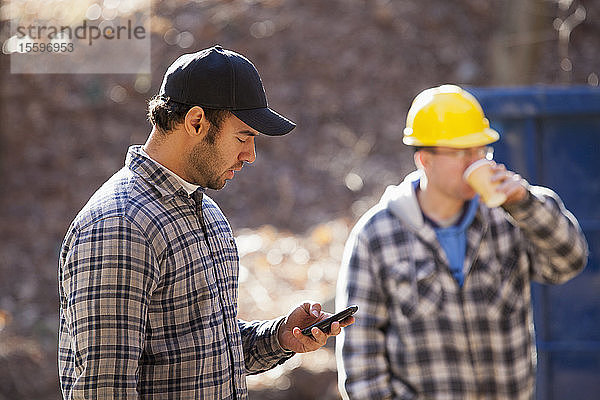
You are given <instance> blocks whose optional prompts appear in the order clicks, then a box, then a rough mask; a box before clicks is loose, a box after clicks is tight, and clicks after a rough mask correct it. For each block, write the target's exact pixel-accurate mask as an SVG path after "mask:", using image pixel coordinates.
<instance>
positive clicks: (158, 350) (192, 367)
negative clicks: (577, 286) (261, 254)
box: [59, 146, 292, 399]
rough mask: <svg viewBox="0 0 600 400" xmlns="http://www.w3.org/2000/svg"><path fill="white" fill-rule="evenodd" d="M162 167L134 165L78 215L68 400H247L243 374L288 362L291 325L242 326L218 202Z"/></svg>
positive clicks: (67, 266)
mask: <svg viewBox="0 0 600 400" xmlns="http://www.w3.org/2000/svg"><path fill="white" fill-rule="evenodd" d="M202 209H203V217H204V221H205V225H206V229H207V232H206V236H205V235H204V233H203V231H202V228H201V224H200V219H199V215H198V214H197V213H196V207H195V203H194V201H193V199H192V198H190V196H188V194H187V193H186V192H185V191H184V190H183V189H182V188H181V185H180V184H179V183H177V181H176V180H175V179H174V178H173V177H172V176H170V175H169V174H168V173H166V172H165V171H164V170H163V169H162V168H161V167H160V166H159V165H158V164H156V163H155V162H154V161H152V160H150V159H148V158H146V157H144V156H143V155H142V154H141V153H140V148H139V146H132V147H131V148H130V149H129V152H128V155H127V160H126V165H125V167H124V168H123V169H121V170H120V171H119V172H118V173H116V174H115V175H114V176H113V177H112V178H111V179H110V180H109V181H108V182H106V183H105V184H104V185H103V186H102V187H101V188H100V189H99V190H98V191H97V192H96V193H95V194H94V195H93V196H92V198H91V199H90V201H89V202H88V203H87V205H86V206H85V207H84V208H83V209H82V210H81V211H80V213H79V214H78V215H77V217H76V218H75V220H74V221H73V223H72V224H71V226H70V228H69V230H68V232H67V235H66V237H65V240H64V243H63V246H62V250H61V253H60V260H59V292H60V293H59V294H60V337H59V375H60V383H61V389H62V393H63V397H64V398H65V399H84V398H85V399H126V398H127V399H138V398H139V399H142V398H143V399H200V398H202V399H244V398H246V397H247V388H246V382H245V374H246V373H258V372H262V371H265V370H268V369H270V368H273V367H274V366H276V365H278V364H280V363H282V362H283V361H285V360H286V359H287V358H289V357H291V355H292V353H289V352H285V351H284V350H283V349H282V348H281V347H280V345H279V342H278V341H277V329H278V327H279V325H280V324H281V322H282V319H281V318H280V319H276V320H272V321H252V322H245V321H241V320H238V319H237V316H236V315H237V294H238V290H237V288H238V254H237V249H236V245H235V241H234V238H233V235H232V232H231V228H230V226H229V224H228V222H227V220H226V219H225V216H224V215H223V214H222V213H221V210H220V209H219V208H218V207H217V205H216V204H215V203H214V202H213V201H212V200H211V199H210V198H208V197H207V196H204V198H203V201H202Z"/></svg>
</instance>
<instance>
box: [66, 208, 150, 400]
mask: <svg viewBox="0 0 600 400" xmlns="http://www.w3.org/2000/svg"><path fill="white" fill-rule="evenodd" d="M71 243H72V244H71V247H70V248H69V249H68V251H67V253H66V256H65V258H64V259H63V260H62V262H61V264H62V265H61V274H62V276H61V282H60V283H61V285H62V286H61V290H62V292H63V300H62V301H63V304H62V307H63V309H64V310H63V312H64V315H65V319H66V324H67V327H66V329H67V331H68V338H69V340H70V343H69V344H68V345H67V344H65V343H61V346H70V348H71V350H72V352H73V354H74V366H73V369H74V370H73V371H71V374H72V378H73V381H74V384H73V387H72V390H71V393H68V394H67V393H65V394H64V395H65V397H66V398H69V399H84V398H85V399H137V398H138V393H137V390H136V387H137V383H138V360H139V359H140V357H141V353H142V348H143V345H144V332H145V329H146V314H147V308H148V303H149V298H150V294H151V292H152V289H153V287H154V286H155V283H156V282H157V280H158V272H157V263H156V257H155V255H154V254H153V251H152V249H151V248H150V246H149V245H148V243H147V241H146V239H145V237H144V236H143V235H142V233H141V232H140V231H139V230H138V229H137V228H136V227H135V226H134V225H133V224H132V223H130V222H129V221H128V220H126V219H124V218H120V217H112V218H107V219H102V220H100V221H98V222H95V223H93V224H92V225H89V226H86V227H84V228H83V229H81V230H79V231H77V232H75V234H74V237H73V240H72V241H71Z"/></svg>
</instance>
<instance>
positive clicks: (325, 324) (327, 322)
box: [302, 305, 358, 336]
mask: <svg viewBox="0 0 600 400" xmlns="http://www.w3.org/2000/svg"><path fill="white" fill-rule="evenodd" d="M357 311H358V306H357V305H352V306H349V307H348V308H346V309H345V310H343V311H340V312H339V313H337V314H334V315H332V316H331V317H329V318H327V319H324V320H323V321H319V322H317V323H315V324H312V325H311V326H309V327H307V328H304V329H302V334H303V335H306V336H312V334H311V333H310V331H311V330H312V328H313V327H317V328H319V329H320V330H322V331H323V332H325V333H329V330H330V329H331V324H332V323H333V322H334V321H338V322H340V321H343V320H345V319H346V318H348V317H349V316H351V315H353V314H354V313H355V312H357Z"/></svg>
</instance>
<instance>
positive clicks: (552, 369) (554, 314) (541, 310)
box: [469, 87, 600, 400]
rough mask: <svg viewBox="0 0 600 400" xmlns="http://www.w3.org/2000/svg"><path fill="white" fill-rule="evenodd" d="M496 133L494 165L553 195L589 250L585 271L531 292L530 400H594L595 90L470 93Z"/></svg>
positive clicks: (599, 178)
mask: <svg viewBox="0 0 600 400" xmlns="http://www.w3.org/2000/svg"><path fill="white" fill-rule="evenodd" d="M469 91H470V92H471V93H473V94H474V95H475V96H476V97H477V98H478V99H479V101H480V102H481V104H482V106H483V108H484V110H485V114H486V116H487V117H488V119H489V120H490V123H491V126H492V127H493V128H494V129H496V130H498V131H499V132H500V133H501V140H500V141H499V142H498V143H497V144H495V145H494V148H495V156H494V158H495V159H496V160H498V161H499V162H502V163H505V164H506V165H507V166H508V167H509V168H510V169H511V170H514V171H516V172H518V173H520V174H521V175H522V176H524V177H525V178H526V179H527V180H528V181H529V182H530V183H532V184H539V185H543V186H547V187H550V188H552V189H553V190H555V191H556V192H557V193H558V194H559V195H560V196H561V198H562V199H563V201H564V203H565V205H566V207H567V208H568V209H569V210H571V211H572V212H573V214H575V216H576V217H577V218H578V220H579V222H580V224H581V227H582V228H583V231H584V233H585V236H586V238H587V240H588V243H589V246H590V258H589V261H588V265H587V267H586V269H585V270H584V271H583V272H582V273H581V274H580V275H579V276H578V277H576V278H575V279H573V280H572V281H570V282H568V283H565V284H563V285H559V286H549V285H539V284H534V285H533V303H534V319H535V326H536V342H537V351H538V354H537V356H538V379H537V399H538V400H563V399H569V400H588V399H598V398H600V89H599V88H593V87H562V88H557V87H525V88H509V89H507V88H470V89H469Z"/></svg>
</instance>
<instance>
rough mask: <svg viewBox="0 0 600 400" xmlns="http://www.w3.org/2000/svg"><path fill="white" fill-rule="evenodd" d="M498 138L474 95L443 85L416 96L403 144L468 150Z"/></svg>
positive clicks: (407, 118)
mask: <svg viewBox="0 0 600 400" xmlns="http://www.w3.org/2000/svg"><path fill="white" fill-rule="evenodd" d="M499 138H500V135H499V134H498V132H496V131H495V130H493V129H491V128H490V123H489V121H488V120H487V118H485V116H484V115H483V110H482V109H481V105H480V104H479V102H478V101H477V99H475V97H473V95H472V94H471V93H469V92H467V91H466V90H463V89H462V88H460V87H458V86H456V85H442V86H439V87H435V88H431V89H426V90H424V91H422V92H421V93H419V94H418V95H417V97H415V99H414V100H413V103H412V105H411V107H410V110H408V116H407V117H406V128H405V129H404V138H403V139H402V141H403V142H404V144H407V145H409V146H442V147H455V148H467V147H478V146H484V145H486V144H490V143H493V142H495V141H497V140H498V139H499Z"/></svg>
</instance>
